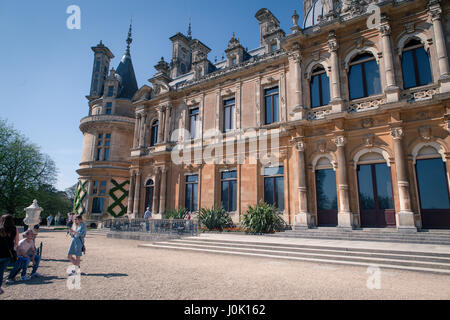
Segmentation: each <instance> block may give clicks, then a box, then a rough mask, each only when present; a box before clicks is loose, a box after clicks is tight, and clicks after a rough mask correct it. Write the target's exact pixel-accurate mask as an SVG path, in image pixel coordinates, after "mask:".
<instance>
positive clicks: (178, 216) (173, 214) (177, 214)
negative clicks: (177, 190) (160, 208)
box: [166, 208, 187, 220]
mask: <svg viewBox="0 0 450 320" xmlns="http://www.w3.org/2000/svg"><path fill="white" fill-rule="evenodd" d="M186 213H187V209H186V208H178V209H174V210H169V211H167V213H166V219H174V220H184V219H185V218H186Z"/></svg>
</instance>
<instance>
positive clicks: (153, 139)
mask: <svg viewBox="0 0 450 320" xmlns="http://www.w3.org/2000/svg"><path fill="white" fill-rule="evenodd" d="M158 127H159V121H158V120H155V121H154V122H153V124H152V130H151V137H150V147H154V146H155V145H156V144H157V143H158Z"/></svg>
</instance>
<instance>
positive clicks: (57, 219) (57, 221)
mask: <svg viewBox="0 0 450 320" xmlns="http://www.w3.org/2000/svg"><path fill="white" fill-rule="evenodd" d="M60 221H61V213H60V212H58V214H57V215H56V216H55V226H57V225H59V222H60Z"/></svg>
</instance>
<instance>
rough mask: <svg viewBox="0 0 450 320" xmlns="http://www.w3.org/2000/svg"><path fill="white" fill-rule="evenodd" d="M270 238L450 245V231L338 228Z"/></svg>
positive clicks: (303, 231) (291, 233) (288, 233)
mask: <svg viewBox="0 0 450 320" xmlns="http://www.w3.org/2000/svg"><path fill="white" fill-rule="evenodd" d="M269 237H282V238H305V239H329V240H354V241H376V242H400V243H419V244H436V245H450V230H422V231H419V232H415V233H401V232H398V231H397V230H396V229H358V230H351V231H343V230H340V229H337V228H325V227H323V228H317V229H308V230H289V231H285V232H280V233H276V234H273V235H270V236H269Z"/></svg>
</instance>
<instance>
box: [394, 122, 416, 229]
mask: <svg viewBox="0 0 450 320" xmlns="http://www.w3.org/2000/svg"><path fill="white" fill-rule="evenodd" d="M391 135H392V138H393V140H394V157H395V169H396V170H395V171H396V173H397V188H398V197H399V204H400V212H398V213H397V215H396V220H397V221H396V222H397V229H398V231H405V232H415V231H417V228H416V224H415V222H414V213H413V212H412V210H411V197H410V193H409V181H408V173H407V168H406V159H405V155H404V152H403V146H402V140H403V129H402V128H400V127H396V128H392V129H391Z"/></svg>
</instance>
